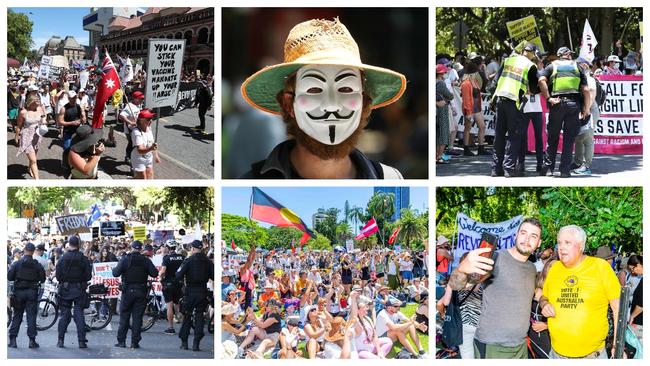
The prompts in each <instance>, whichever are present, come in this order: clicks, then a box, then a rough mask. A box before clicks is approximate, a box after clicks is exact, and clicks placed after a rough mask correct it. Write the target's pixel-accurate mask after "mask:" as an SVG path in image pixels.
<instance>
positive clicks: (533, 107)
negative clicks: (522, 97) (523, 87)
mask: <svg viewBox="0 0 650 366" xmlns="http://www.w3.org/2000/svg"><path fill="white" fill-rule="evenodd" d="M526 98H527V99H528V101H527V102H526V104H524V113H536V112H540V113H541V112H542V102H541V101H540V98H541V94H535V95H527V96H526Z"/></svg>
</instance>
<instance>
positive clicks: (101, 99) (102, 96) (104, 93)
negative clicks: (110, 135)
mask: <svg viewBox="0 0 650 366" xmlns="http://www.w3.org/2000/svg"><path fill="white" fill-rule="evenodd" d="M101 72H102V77H101V79H100V80H99V84H98V85H97V94H96V95H95V109H94V110H93V128H102V127H103V126H104V107H105V104H106V102H107V101H108V99H109V98H110V97H111V95H113V93H115V91H116V90H117V89H119V88H120V77H119V75H118V74H117V70H116V69H115V65H113V61H112V60H111V57H110V56H109V55H108V52H106V54H105V56H104V62H102V69H101Z"/></svg>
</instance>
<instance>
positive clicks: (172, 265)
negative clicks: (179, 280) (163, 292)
mask: <svg viewBox="0 0 650 366" xmlns="http://www.w3.org/2000/svg"><path fill="white" fill-rule="evenodd" d="M183 260H184V258H183V256H182V255H180V254H178V253H171V254H167V255H165V256H164V257H163V260H162V265H163V267H165V277H164V278H163V279H162V280H163V282H175V281H176V271H177V270H178V268H179V267H180V266H181V264H183Z"/></svg>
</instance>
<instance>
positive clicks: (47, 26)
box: [11, 7, 90, 50]
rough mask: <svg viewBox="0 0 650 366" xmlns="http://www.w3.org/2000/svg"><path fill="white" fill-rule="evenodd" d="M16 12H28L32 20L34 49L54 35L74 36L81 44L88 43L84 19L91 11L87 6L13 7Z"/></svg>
mask: <svg viewBox="0 0 650 366" xmlns="http://www.w3.org/2000/svg"><path fill="white" fill-rule="evenodd" d="M11 10H13V11H14V12H16V13H23V14H26V15H27V16H28V17H29V19H30V20H31V21H32V23H34V24H33V26H32V40H33V41H34V43H33V44H32V49H36V50H37V49H39V48H40V47H41V46H43V45H45V42H47V40H48V39H50V37H52V36H53V35H56V36H59V37H61V38H65V36H73V37H74V38H75V39H76V40H77V42H79V44H81V45H84V46H87V45H88V31H85V30H84V29H83V25H82V21H83V17H84V16H85V15H88V14H89V13H90V7H87V8H11Z"/></svg>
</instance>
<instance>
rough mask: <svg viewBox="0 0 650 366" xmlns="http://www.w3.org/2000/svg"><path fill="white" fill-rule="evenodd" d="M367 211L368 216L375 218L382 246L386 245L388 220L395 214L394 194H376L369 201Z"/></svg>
mask: <svg viewBox="0 0 650 366" xmlns="http://www.w3.org/2000/svg"><path fill="white" fill-rule="evenodd" d="M366 211H367V212H368V216H370V217H374V218H375V221H376V222H377V227H378V228H379V234H380V240H381V242H382V245H386V241H387V240H388V239H387V238H386V232H385V227H386V224H387V223H388V220H389V219H390V218H391V216H393V214H394V213H395V195H394V194H393V193H386V192H375V194H373V195H372V197H370V200H369V201H368V207H367V208H366Z"/></svg>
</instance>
